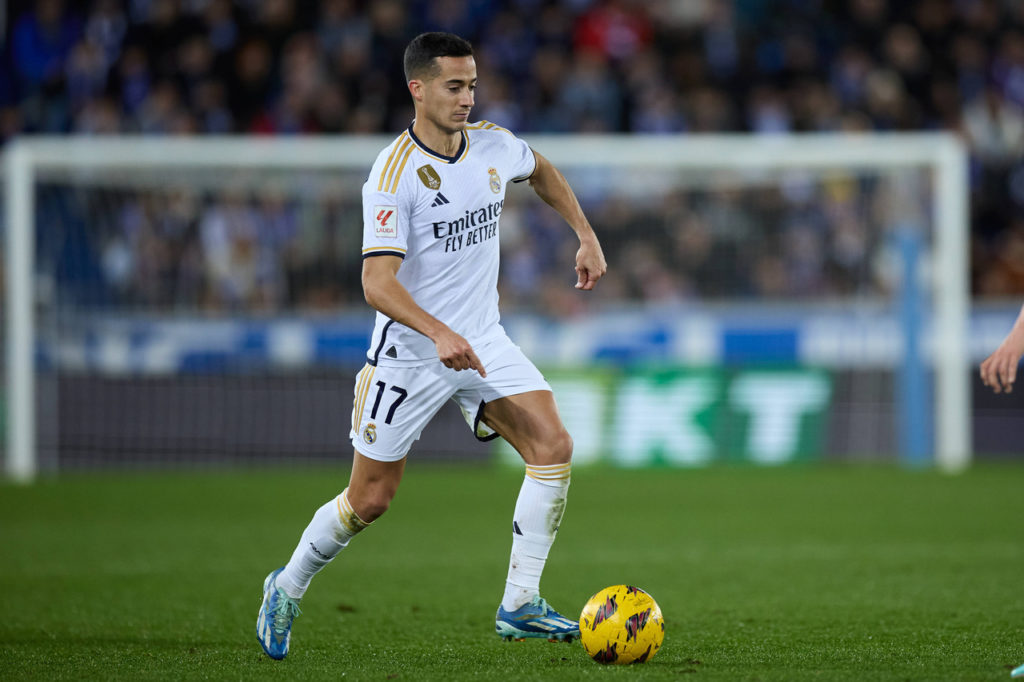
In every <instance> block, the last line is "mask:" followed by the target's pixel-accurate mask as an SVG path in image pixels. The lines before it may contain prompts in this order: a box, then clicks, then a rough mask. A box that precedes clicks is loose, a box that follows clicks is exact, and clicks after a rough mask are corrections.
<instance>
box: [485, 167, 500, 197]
mask: <svg viewBox="0 0 1024 682" xmlns="http://www.w3.org/2000/svg"><path fill="white" fill-rule="evenodd" d="M487 172H488V174H490V176H491V191H492V192H494V193H495V194H498V193H499V192H501V178H500V177H498V171H496V170H495V169H494V168H493V167H491V168H488V169H487Z"/></svg>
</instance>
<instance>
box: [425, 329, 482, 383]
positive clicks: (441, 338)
mask: <svg viewBox="0 0 1024 682" xmlns="http://www.w3.org/2000/svg"><path fill="white" fill-rule="evenodd" d="M434 345H435V346H436V347H437V357H438V358H440V360H441V364H442V365H444V366H445V367H447V368H449V369H454V370H455V371H456V372H461V371H462V370H464V369H475V370H476V371H477V372H479V373H480V376H482V377H485V376H487V370H485V369H484V363H482V362H480V358H478V357H477V356H476V351H474V350H473V347H472V346H470V345H469V341H466V339H464V338H462V337H461V336H459V335H458V334H456V333H455V332H453V331H452V330H450V329H448V330H446V331H444V332H442V333H440V334H438V336H437V338H436V339H435V340H434Z"/></svg>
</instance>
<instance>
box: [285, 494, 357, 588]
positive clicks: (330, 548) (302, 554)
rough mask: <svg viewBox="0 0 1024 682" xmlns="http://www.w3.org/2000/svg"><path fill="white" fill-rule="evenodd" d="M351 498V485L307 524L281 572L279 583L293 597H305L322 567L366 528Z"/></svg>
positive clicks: (317, 512) (321, 508) (318, 511)
mask: <svg viewBox="0 0 1024 682" xmlns="http://www.w3.org/2000/svg"><path fill="white" fill-rule="evenodd" d="M368 525H369V524H368V523H366V522H364V521H363V520H362V519H361V518H359V515H358V514H356V513H355V511H354V510H353V509H352V505H350V504H349V502H348V488H345V490H343V491H342V493H341V494H340V495H338V496H337V497H336V498H334V499H333V500H331V501H330V502H328V503H327V504H325V505H324V506H322V507H320V508H319V509H317V510H316V513H315V514H313V520H312V521H310V522H309V525H308V526H306V530H305V531H303V533H302V539H301V540H299V544H298V546H297V547H296V548H295V551H294V552H292V558H291V559H289V561H288V564H287V565H286V566H285V567H284V570H283V571H281V572H280V573H279V574H278V576H277V586H278V587H280V588H281V589H282V590H284V592H285V594H287V595H288V596H289V597H291V598H292V599H301V598H302V595H304V594H305V593H306V589H307V588H308V587H309V581H311V580H312V579H313V576H314V575H316V574H317V573H318V572H319V571H320V569H322V568H323V567H324V566H326V565H327V564H329V563H330V562H331V559H333V558H334V557H336V556H338V553H339V552H340V551H341V550H343V549H344V548H345V546H346V545H347V544H348V541H349V540H351V539H352V537H353V536H354V535H355V534H356V533H358V532H359V531H361V530H362V529H364V528H366V527H367V526H368Z"/></svg>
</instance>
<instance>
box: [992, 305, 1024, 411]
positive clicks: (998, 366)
mask: <svg viewBox="0 0 1024 682" xmlns="http://www.w3.org/2000/svg"><path fill="white" fill-rule="evenodd" d="M1021 355H1024V307H1021V310H1020V314H1018V315H1017V321H1016V322H1014V323H1013V328H1012V329H1011V330H1010V333H1009V334H1007V335H1006V338H1005V339H1003V342H1002V343H1001V344H999V348H996V350H995V352H994V353H992V355H990V356H988V357H987V358H985V362H983V363H981V380H982V382H983V383H984V384H985V385H986V386H991V387H992V390H994V391H995V392H996V393H1002V392H1003V391H1006V392H1007V393H1009V392H1010V391H1012V390H1013V382H1014V381H1016V380H1017V365H1018V364H1019V363H1020V356H1021Z"/></svg>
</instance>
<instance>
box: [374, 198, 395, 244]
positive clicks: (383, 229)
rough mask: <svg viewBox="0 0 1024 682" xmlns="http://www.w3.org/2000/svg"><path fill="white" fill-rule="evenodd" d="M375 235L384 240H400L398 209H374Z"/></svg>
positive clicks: (382, 207) (377, 207)
mask: <svg viewBox="0 0 1024 682" xmlns="http://www.w3.org/2000/svg"><path fill="white" fill-rule="evenodd" d="M373 233H374V234H375V235H376V236H377V237H380V238H382V239H397V238H398V207H397V206H374V207H373Z"/></svg>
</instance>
